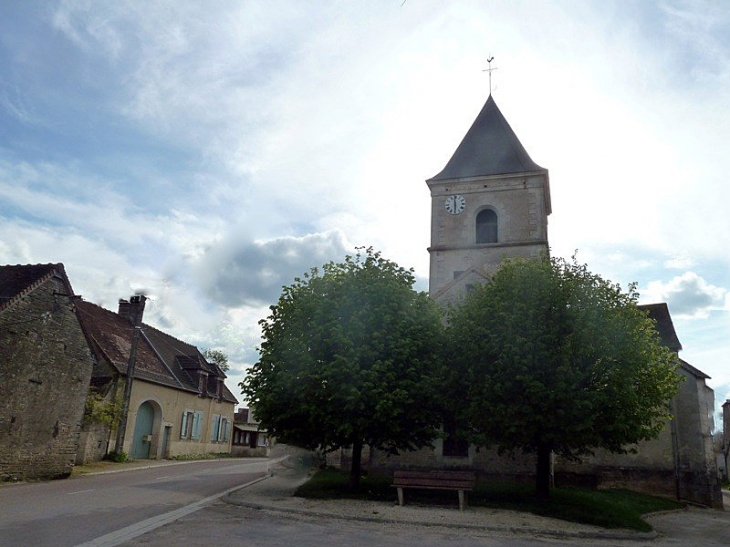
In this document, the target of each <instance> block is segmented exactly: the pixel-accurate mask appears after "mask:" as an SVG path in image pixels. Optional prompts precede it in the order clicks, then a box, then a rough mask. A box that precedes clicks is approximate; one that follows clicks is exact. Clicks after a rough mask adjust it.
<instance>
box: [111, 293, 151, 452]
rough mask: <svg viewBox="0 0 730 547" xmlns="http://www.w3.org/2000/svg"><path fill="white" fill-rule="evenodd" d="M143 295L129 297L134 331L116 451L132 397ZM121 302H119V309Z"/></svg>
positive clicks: (121, 448)
mask: <svg viewBox="0 0 730 547" xmlns="http://www.w3.org/2000/svg"><path fill="white" fill-rule="evenodd" d="M145 300H146V298H145V296H144V295H140V296H133V297H132V298H130V299H129V303H130V304H131V306H132V307H133V308H134V309H133V315H132V317H129V318H130V319H132V322H133V323H134V332H133V333H132V347H131V349H130V350H129V363H128V364H127V382H126V384H125V385H124V398H123V400H122V412H121V416H120V417H119V425H118V426H117V439H116V442H115V443H114V450H115V451H116V452H117V454H118V453H120V452H122V451H123V450H124V433H125V431H126V429H127V418H128V416H129V401H130V399H131V398H132V382H133V380H134V368H135V363H136V357H137V344H138V343H139V335H140V333H141V331H142V313H143V312H144V302H145ZM121 309H122V302H120V310H121Z"/></svg>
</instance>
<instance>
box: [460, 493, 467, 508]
mask: <svg viewBox="0 0 730 547" xmlns="http://www.w3.org/2000/svg"><path fill="white" fill-rule="evenodd" d="M466 503H467V502H466V492H465V491H464V490H459V511H463V510H464V507H466Z"/></svg>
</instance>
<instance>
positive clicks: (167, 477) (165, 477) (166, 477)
mask: <svg viewBox="0 0 730 547" xmlns="http://www.w3.org/2000/svg"><path fill="white" fill-rule="evenodd" d="M170 477H172V475H165V476H164V477H157V478H156V479H155V480H156V481H161V480H162V479H169V478H170Z"/></svg>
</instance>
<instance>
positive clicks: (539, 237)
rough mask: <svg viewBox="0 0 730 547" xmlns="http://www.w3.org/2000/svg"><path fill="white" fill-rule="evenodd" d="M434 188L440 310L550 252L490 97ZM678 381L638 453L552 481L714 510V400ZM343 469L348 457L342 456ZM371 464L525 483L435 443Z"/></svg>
mask: <svg viewBox="0 0 730 547" xmlns="http://www.w3.org/2000/svg"><path fill="white" fill-rule="evenodd" d="M426 183H427V184H428V187H429V189H430V192H431V219H432V222H431V246H430V247H429V249H428V251H429V254H430V287H429V292H430V295H431V297H432V298H434V299H435V300H437V301H438V302H440V303H442V304H449V303H452V302H455V301H458V300H459V299H460V298H463V296H464V295H465V294H466V293H467V292H468V291H469V290H470V288H471V287H472V286H474V285H475V284H479V283H484V282H485V281H486V280H487V279H488V277H489V274H490V273H492V272H494V271H495V270H496V269H497V268H498V266H499V264H500V263H501V262H502V260H503V259H504V258H507V257H514V256H523V257H538V256H540V255H541V254H544V255H547V254H548V252H549V245H548V233H547V224H548V215H549V214H550V212H551V204H550V185H549V177H548V172H547V170H546V169H543V168H542V167H540V166H539V165H537V164H536V163H535V162H533V161H532V159H531V158H530V156H529V155H528V153H527V152H526V150H525V149H524V147H523V146H522V144H521V143H520V141H519V139H518V138H517V136H516V135H515V133H514V131H513V130H512V129H511V127H510V126H509V124H508V123H507V120H506V119H505V118H504V116H503V115H502V113H501V112H500V110H499V108H498V107H497V105H496V103H495V101H494V99H493V98H492V96H491V95H490V97H489V98H488V100H487V102H486V104H485V105H484V107H483V109H482V110H481V112H480V113H479V115H478V116H477V118H476V120H475V121H474V123H473V125H472V126H471V128H470V129H469V131H468V132H467V133H466V136H465V137H464V139H463V140H462V142H461V144H460V145H459V147H458V148H457V150H456V152H455V153H454V155H453V156H452V158H451V159H450V160H449V162H448V163H447V165H446V167H445V168H444V169H443V170H442V171H441V172H440V173H439V174H438V175H436V176H435V177H433V178H431V179H429V180H427V181H426ZM647 311H648V312H649V313H650V315H651V316H652V317H653V318H654V319H655V320H656V321H657V329H658V330H659V333H660V334H661V336H662V340H663V342H664V344H665V345H666V346H667V347H669V348H670V349H672V350H673V351H675V352H678V351H679V350H680V349H681V345H680V344H679V340H678V339H677V335H676V333H675V331H674V327H673V325H672V321H671V317H670V316H669V311H668V308H667V306H666V304H657V305H652V306H647ZM679 373H680V374H681V375H682V376H683V377H684V378H685V381H684V382H683V383H682V386H681V390H680V393H679V394H678V395H677V396H676V397H675V398H674V399H673V400H672V402H671V405H672V410H673V413H674V416H675V418H674V420H672V421H671V422H669V423H668V424H667V425H666V427H665V428H664V430H663V431H662V433H661V435H660V436H659V437H658V438H657V439H655V440H652V441H649V442H646V443H642V444H641V445H640V446H639V447H638V452H637V453H636V454H624V455H619V454H611V453H607V452H598V453H596V455H595V456H594V457H593V458H588V459H585V460H584V461H583V462H582V463H581V464H572V463H568V462H562V461H560V460H556V461H555V465H554V472H555V478H556V483H557V484H558V485H559V484H560V483H561V481H562V483H563V484H568V483H571V484H574V483H576V482H577V483H581V484H589V485H592V486H595V487H611V486H621V487H626V488H633V489H636V490H643V491H648V492H654V493H658V494H663V495H668V496H672V497H677V498H679V499H684V500H689V501H693V502H697V503H701V504H705V505H710V506H721V505H722V496H721V494H720V488H719V481H718V471H717V465H716V462H715V458H714V456H713V452H712V440H711V431H712V421H711V420H712V414H713V407H714V395H713V392H712V390H711V389H710V388H709V387H708V386H707V384H706V383H705V380H706V379H707V376H706V375H705V374H703V373H702V372H701V371H699V370H697V369H695V368H694V367H692V366H691V365H690V364H689V363H686V362H684V361H681V368H680V371H679ZM344 457H345V464H346V458H347V454H345V455H344ZM368 459H369V463H370V464H371V465H373V466H376V467H390V468H392V467H401V466H410V467H431V468H433V467H453V468H470V469H476V470H478V471H479V473H480V474H481V476H483V477H487V478H499V479H510V478H511V479H513V480H526V479H529V478H530V477H531V476H534V473H535V465H536V461H535V457H534V456H533V455H531V454H523V453H521V452H519V453H510V454H505V455H502V456H500V455H498V454H497V453H496V451H494V450H476V449H475V448H474V447H470V446H468V445H466V444H464V443H459V442H449V441H446V442H444V441H443V440H442V439H436V440H435V442H434V448H433V449H424V450H419V451H416V452H412V453H407V454H403V455H401V456H398V457H387V456H385V455H383V454H379V453H377V452H374V451H373V452H371V453H369V454H368Z"/></svg>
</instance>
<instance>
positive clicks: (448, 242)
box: [428, 173, 549, 302]
mask: <svg viewBox="0 0 730 547" xmlns="http://www.w3.org/2000/svg"><path fill="white" fill-rule="evenodd" d="M546 179H547V174H546V173H532V174H524V173H522V174H511V175H492V176H484V177H474V178H470V179H467V180H460V181H454V180H447V181H441V180H439V181H428V185H429V188H430V190H431V247H430V248H429V253H430V255H431V261H430V264H431V271H430V276H429V279H430V286H429V293H430V294H431V296H432V297H433V298H435V299H436V300H438V301H440V302H444V301H446V300H449V301H452V300H453V299H454V298H457V299H458V298H461V297H462V296H463V294H464V292H465V290H466V288H465V287H467V286H468V283H467V284H462V286H461V289H460V290H454V289H453V288H452V286H453V285H454V282H455V281H458V280H459V278H460V277H461V276H463V275H464V274H465V273H467V272H470V271H471V270H474V271H475V272H478V273H480V274H481V275H484V276H489V275H491V274H493V273H494V272H495V271H496V270H497V268H498V267H499V264H500V263H501V262H502V260H504V258H506V257H512V256H522V257H526V258H537V257H539V256H540V255H541V254H547V252H548V244H547V214H548V213H547V211H548V209H547V203H548V200H549V197H548V196H547V195H546V191H547V183H546ZM451 195H459V196H462V197H463V198H464V201H465V203H466V205H465V207H464V210H463V211H462V212H461V213H459V214H452V213H449V212H448V211H447V209H446V207H445V202H446V199H447V198H448V197H449V196H451ZM485 209H490V210H493V211H494V212H495V213H496V218H497V222H498V226H497V232H498V241H496V242H493V243H477V234H476V225H477V216H478V215H479V213H481V212H482V211H484V210H485Z"/></svg>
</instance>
